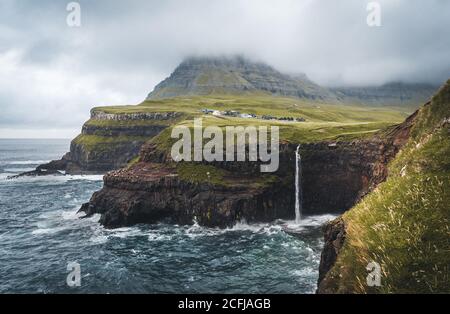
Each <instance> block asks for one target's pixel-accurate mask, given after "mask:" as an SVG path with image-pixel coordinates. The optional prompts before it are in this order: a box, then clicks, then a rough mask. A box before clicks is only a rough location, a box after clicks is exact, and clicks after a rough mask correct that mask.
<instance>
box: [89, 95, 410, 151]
mask: <svg viewBox="0 0 450 314" xmlns="http://www.w3.org/2000/svg"><path fill="white" fill-rule="evenodd" d="M203 108H209V109H216V110H220V111H226V110H236V111H240V112H243V113H244V112H245V113H253V114H256V115H257V116H258V117H261V116H262V115H272V116H275V117H286V116H289V117H294V118H297V117H302V118H305V119H306V122H283V121H277V120H271V121H267V120H263V119H260V118H258V119H242V118H233V117H214V116H212V115H204V114H202V113H201V109H203ZM94 110H101V111H104V112H106V113H116V114H117V113H139V112H179V113H182V116H181V117H179V118H177V119H176V120H161V121H159V120H158V121H131V122H129V121H104V120H92V119H91V120H89V121H88V122H87V124H89V125H95V126H112V127H114V126H126V125H136V126H144V127H145V126H151V125H161V124H164V125H171V126H174V125H188V126H191V125H192V122H193V119H194V118H199V117H201V118H203V124H204V126H205V127H206V126H209V125H216V126H219V127H225V126H248V125H253V126H256V127H258V126H264V125H265V126H278V127H279V128H280V139H282V140H288V141H290V142H293V143H298V142H302V143H305V142H315V141H323V140H352V139H356V138H364V137H367V136H370V135H371V134H373V133H375V132H377V131H378V130H380V129H384V128H386V127H388V126H390V125H393V124H397V123H400V122H401V121H403V119H404V118H405V117H406V115H407V113H406V112H402V111H399V110H393V109H386V108H384V109H380V108H375V107H367V106H356V105H342V104H327V103H323V102H319V101H306V100H301V99H297V98H292V97H274V96H268V95H265V94H252V95H247V96H246V95H239V96H235V95H208V96H192V97H177V98H172V99H162V100H148V101H144V102H143V103H141V104H139V105H137V106H113V107H98V108H95V109H94ZM167 132H170V131H167ZM167 132H165V133H164V134H163V135H162V136H161V138H160V139H162V138H163V139H165V140H167V139H170V133H167ZM167 134H169V136H167ZM169 142H170V140H169ZM167 143H168V142H167V141H163V140H161V141H160V144H161V145H163V146H168V145H167ZM165 148H167V147H165Z"/></svg>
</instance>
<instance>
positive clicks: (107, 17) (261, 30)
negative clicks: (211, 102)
mask: <svg viewBox="0 0 450 314" xmlns="http://www.w3.org/2000/svg"><path fill="white" fill-rule="evenodd" d="M68 2H69V1H65V0H59V1H58V0H53V1H51V0H40V1H33V0H2V1H1V3H0V62H2V60H3V62H4V64H5V65H6V66H7V70H6V71H7V73H8V75H9V77H8V79H7V80H6V79H3V80H2V79H1V78H0V106H1V109H2V111H3V112H4V114H3V115H2V116H0V128H1V127H2V126H4V125H6V123H8V125H9V124H14V123H15V124H16V125H20V124H22V125H29V124H33V125H42V124H44V123H45V122H48V123H53V124H58V123H59V124H62V125H64V126H68V125H70V126H71V125H74V128H75V126H76V125H80V124H81V123H82V122H83V120H84V119H86V118H87V117H88V112H89V108H90V107H91V106H94V105H99V104H102V105H103V104H107V103H109V102H111V103H112V104H119V103H130V104H132V103H136V102H139V101H140V100H142V99H144V98H145V96H146V94H147V93H148V92H149V91H150V90H151V89H152V88H153V86H154V85H155V84H157V83H158V82H159V81H160V80H162V79H164V78H165V77H166V76H168V75H169V74H170V72H171V71H172V70H173V68H174V67H175V66H176V65H177V64H178V63H179V62H180V61H181V60H182V59H183V58H184V57H185V56H187V55H205V54H244V55H247V56H249V57H251V58H254V59H257V60H261V61H265V62H268V63H270V64H271V65H273V66H275V67H277V68H279V69H281V70H283V71H286V72H290V73H295V72H304V73H306V74H307V75H308V76H309V77H311V78H312V79H313V80H315V81H317V82H318V83H321V84H325V85H358V84H363V85H368V84H382V83H385V82H388V81H394V80H395V81H398V80H403V81H408V82H432V83H436V84H438V83H441V82H442V81H444V80H445V79H447V78H448V77H449V73H450V36H448V29H450V2H449V1H444V0H429V1H422V0H397V1H390V0H380V1H379V2H380V3H381V8H382V26H381V27H380V28H370V27H368V26H367V25H366V16H367V12H366V4H367V2H369V1H361V0H345V1H331V0H319V1H317V0H316V1H310V0H303V1H300V0H281V1H263V0H241V1H238V0H230V1H219V0H190V1H182V0H178V1H176V0H168V1H144V0H143V1H138V0H131V1H118V0H116V1H111V0H96V1H89V0H79V1H78V2H79V3H80V4H81V9H82V27H81V28H69V27H67V25H66V24H65V20H66V16H67V12H66V10H65V8H66V5H67V3H68ZM11 60H13V61H11ZM11 64H12V65H11ZM27 73H28V74H29V77H28V76H27ZM53 79H55V80H58V81H59V82H55V84H53V83H52V80H53ZM53 85H54V86H53ZM6 98H7V100H5V99H6ZM49 111H50V112H51V111H53V112H54V113H55V114H51V113H50V114H49V113H48V112H49ZM27 113H30V114H27Z"/></svg>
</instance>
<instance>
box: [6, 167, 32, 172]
mask: <svg viewBox="0 0 450 314" xmlns="http://www.w3.org/2000/svg"><path fill="white" fill-rule="evenodd" d="M35 169H36V168H5V169H4V170H5V171H6V172H28V171H33V170H35Z"/></svg>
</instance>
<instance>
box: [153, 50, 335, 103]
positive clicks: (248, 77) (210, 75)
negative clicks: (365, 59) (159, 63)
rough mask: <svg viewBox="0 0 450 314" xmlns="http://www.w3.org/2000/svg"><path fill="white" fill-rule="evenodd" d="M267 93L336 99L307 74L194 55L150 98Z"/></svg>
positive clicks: (161, 84)
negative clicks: (294, 74)
mask: <svg viewBox="0 0 450 314" xmlns="http://www.w3.org/2000/svg"><path fill="white" fill-rule="evenodd" d="M254 93H261V94H268V95H275V96H292V97H298V98H305V99H312V100H327V101H336V96H335V95H334V94H333V93H332V92H330V91H329V90H328V89H326V88H324V87H321V86H319V85H317V84H315V83H313V82H312V81H310V80H309V79H308V78H307V77H306V76H305V75H296V76H291V75H288V74H284V73H281V72H279V71H277V70H275V69H274V68H272V67H271V66H269V65H267V64H264V63H257V62H253V61H250V60H248V59H245V58H243V57H238V56H234V57H195V58H188V59H186V60H185V61H183V62H182V63H181V64H180V65H179V66H178V67H177V68H176V69H175V71H174V72H173V73H172V74H171V75H170V77H168V78H167V79H165V80H164V81H162V82H161V83H159V84H158V85H157V86H156V87H155V89H154V90H153V91H152V92H151V93H150V94H149V95H148V97H147V99H148V100H150V99H161V98H172V97H177V96H184V95H210V94H238V95H242V94H254Z"/></svg>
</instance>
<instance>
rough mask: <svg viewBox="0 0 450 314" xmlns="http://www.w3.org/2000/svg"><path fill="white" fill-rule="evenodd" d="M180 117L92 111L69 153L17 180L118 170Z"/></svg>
mask: <svg viewBox="0 0 450 314" xmlns="http://www.w3.org/2000/svg"><path fill="white" fill-rule="evenodd" d="M179 117H180V114H179V113H177V112H135V113H108V112H104V111H102V110H100V109H98V108H94V109H92V110H91V118H90V120H89V121H87V122H86V123H85V124H84V125H83V127H82V131H81V134H80V135H79V136H78V137H76V138H75V139H74V140H72V142H71V144H70V152H68V153H66V154H65V155H64V156H63V157H62V158H61V159H59V160H53V161H51V162H49V163H47V164H42V165H39V166H38V167H37V168H36V170H34V171H30V172H26V173H23V174H20V175H19V176H41V175H50V174H51V175H54V174H63V173H66V174H97V173H105V172H107V171H110V170H114V169H120V168H122V167H125V166H126V165H127V163H128V162H129V161H130V160H131V159H133V158H134V157H136V156H137V155H138V154H139V151H140V149H141V147H142V145H143V144H144V143H145V142H146V141H147V140H149V139H151V138H153V137H154V136H156V135H158V134H159V133H161V131H163V130H164V129H165V128H167V127H168V126H169V125H170V124H171V123H172V121H173V120H176V119H177V118H179ZM16 177H17V176H16Z"/></svg>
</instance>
